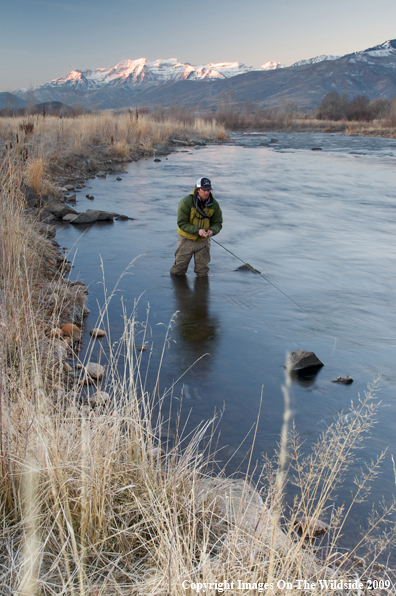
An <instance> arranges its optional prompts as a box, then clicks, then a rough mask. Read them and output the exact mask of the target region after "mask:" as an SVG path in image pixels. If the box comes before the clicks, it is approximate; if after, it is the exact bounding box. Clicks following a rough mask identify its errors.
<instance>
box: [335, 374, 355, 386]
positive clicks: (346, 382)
mask: <svg viewBox="0 0 396 596" xmlns="http://www.w3.org/2000/svg"><path fill="white" fill-rule="evenodd" d="M332 383H341V384H342V385H350V384H351V383H353V379H351V377H348V375H347V376H346V377H337V378H336V379H334V381H332Z"/></svg>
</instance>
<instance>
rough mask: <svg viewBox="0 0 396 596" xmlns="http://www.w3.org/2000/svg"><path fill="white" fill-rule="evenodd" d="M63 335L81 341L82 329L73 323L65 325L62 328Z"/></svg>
mask: <svg viewBox="0 0 396 596" xmlns="http://www.w3.org/2000/svg"><path fill="white" fill-rule="evenodd" d="M61 329H62V331H63V334H64V335H66V337H71V338H72V339H74V340H76V341H80V339H81V329H80V328H79V327H77V325H73V323H65V324H64V325H62V327H61Z"/></svg>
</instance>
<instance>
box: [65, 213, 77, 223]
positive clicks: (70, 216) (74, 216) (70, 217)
mask: <svg viewBox="0 0 396 596" xmlns="http://www.w3.org/2000/svg"><path fill="white" fill-rule="evenodd" d="M77 215H79V214H77ZM77 215H75V214H74V213H67V214H66V215H64V216H63V217H62V221H72V220H73V219H75V218H76V217H77Z"/></svg>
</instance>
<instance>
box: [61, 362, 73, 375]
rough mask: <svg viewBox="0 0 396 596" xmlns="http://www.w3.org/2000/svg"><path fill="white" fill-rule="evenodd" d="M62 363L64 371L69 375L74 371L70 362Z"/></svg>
mask: <svg viewBox="0 0 396 596" xmlns="http://www.w3.org/2000/svg"><path fill="white" fill-rule="evenodd" d="M62 365H63V372H64V373H66V374H67V375H68V374H69V373H71V372H73V369H72V367H71V366H70V364H69V363H68V362H63V363H62Z"/></svg>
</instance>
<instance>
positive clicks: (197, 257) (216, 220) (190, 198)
mask: <svg viewBox="0 0 396 596" xmlns="http://www.w3.org/2000/svg"><path fill="white" fill-rule="evenodd" d="M222 225H223V215H222V213H221V209H220V206H219V204H218V202H217V201H216V199H215V198H214V197H213V194H212V183H211V181H210V180H209V178H206V177H203V178H198V180H197V183H196V185H195V189H194V191H193V192H192V193H191V194H189V195H187V196H186V197H184V199H182V200H181V201H180V203H179V208H178V211H177V232H178V234H179V241H178V244H177V248H176V252H175V262H174V264H173V267H172V269H171V270H170V272H171V275H184V274H185V273H187V269H188V265H189V264H190V261H191V258H192V256H193V255H194V264H195V267H194V271H195V273H196V275H197V277H207V276H208V275H209V262H210V238H211V237H212V236H215V235H216V234H218V233H219V232H220V230H221V228H222Z"/></svg>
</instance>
